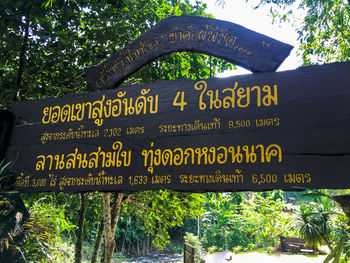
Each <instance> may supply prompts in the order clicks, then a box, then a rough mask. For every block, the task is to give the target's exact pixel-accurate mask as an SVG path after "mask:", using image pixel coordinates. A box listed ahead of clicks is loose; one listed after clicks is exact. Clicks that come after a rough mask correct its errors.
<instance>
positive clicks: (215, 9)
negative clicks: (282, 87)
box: [203, 0, 301, 77]
mask: <svg viewBox="0 0 350 263" xmlns="http://www.w3.org/2000/svg"><path fill="white" fill-rule="evenodd" d="M203 2H205V3H206V4H207V6H208V8H207V10H206V12H207V13H211V14H213V15H214V16H215V18H216V19H220V20H225V21H230V22H233V23H236V24H239V25H241V26H244V27H246V28H248V29H250V30H253V31H256V32H258V33H261V34H264V35H267V36H269V37H272V38H274V39H277V40H279V41H281V42H284V43H287V44H290V45H292V46H294V49H293V50H292V52H291V54H290V55H289V56H288V57H287V59H286V60H285V61H284V62H283V63H282V64H281V66H280V67H279V68H278V70H277V71H284V70H291V69H295V68H297V67H299V66H300V65H301V59H300V58H298V57H297V54H296V53H297V50H296V49H297V43H298V41H297V37H298V35H297V32H296V30H295V29H294V28H292V26H291V25H289V24H287V23H283V24H277V23H275V24H272V17H271V15H269V9H268V7H267V6H265V7H262V8H258V9H253V7H252V4H251V3H247V2H246V0H226V3H225V6H224V8H222V7H221V6H219V5H218V4H217V3H216V0H203ZM247 73H250V71H248V70H245V69H243V68H239V69H238V70H234V71H226V72H224V73H220V74H218V75H217V76H218V77H227V76H232V75H240V74H247Z"/></svg>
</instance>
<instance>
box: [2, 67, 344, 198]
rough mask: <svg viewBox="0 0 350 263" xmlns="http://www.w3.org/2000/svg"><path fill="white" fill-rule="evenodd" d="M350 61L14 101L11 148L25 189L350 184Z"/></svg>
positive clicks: (254, 188)
mask: <svg viewBox="0 0 350 263" xmlns="http://www.w3.org/2000/svg"><path fill="white" fill-rule="evenodd" d="M349 72H350V63H336V64H330V65H323V66H310V67H305V68H301V69H298V70H294V71H286V72H278V73H259V74H251V75H243V76H237V77H230V78H225V79H217V78H213V79H208V80H205V81H204V80H202V81H193V80H177V81H159V82H156V83H152V84H144V85H135V86H126V87H123V88H118V89H117V90H104V91H96V92H92V93H86V94H80V95H70V96H64V97H59V98H47V99H44V100H34V101H26V102H20V103H16V104H15V107H14V109H13V111H14V114H15V127H14V131H13V136H12V140H11V144H10V146H9V150H8V154H7V159H8V160H12V161H13V160H16V163H15V167H14V168H15V169H16V170H17V172H18V174H19V175H22V177H21V178H22V179H23V178H24V179H25V180H24V181H22V183H21V184H20V186H21V187H22V189H23V191H67V192H77V191H95V190H101V191H110V190H111V191H125V192H132V191H138V190H146V189H175V190H182V191H240V190H252V191H261V190H269V189H285V190H294V189H295V187H307V188H349V185H350V180H349V177H348V174H349V173H350V151H349V146H350V119H349V116H350V107H349V105H350V86H349V85H350V74H349ZM270 93H271V94H270ZM232 94H233V95H232ZM248 95H249V96H248ZM156 98H157V99H158V104H157V107H156V108H155V109H154V106H155V105H156V104H155V103H154V102H155V101H156ZM211 98H212V99H211ZM248 98H249V99H248ZM152 100H153V105H151V103H152ZM119 103H120V104H119ZM129 103H132V105H133V107H135V108H133V107H129V106H130V105H129V106H128V108H126V106H125V105H126V104H129ZM142 103H146V104H145V105H147V107H145V108H142V107H141V106H142V105H143V104H142ZM82 105H85V106H84V107H83V108H84V110H85V111H84V116H82V115H81V114H82V111H81V108H79V107H81V106H82ZM100 105H101V107H102V111H101V112H99V110H98V109H99V107H100ZM135 105H136V106H135ZM233 105H234V107H233ZM90 106H91V107H92V110H91V111H90ZM119 106H121V108H118V107H119ZM226 107H227V108H226ZM72 108H73V109H74V112H75V114H73V115H72V114H71V115H69V114H68V113H69V111H71V112H73V111H72V110H71V109H72ZM59 109H60V114H59V115H57V113H58V110H59ZM110 109H111V111H110ZM65 110H67V111H65ZM119 110H121V114H120V115H118V114H119ZM152 110H154V112H152ZM50 111H51V115H49V112H50ZM66 114H68V115H69V121H67V120H68V117H67V116H68V115H66ZM76 114H77V115H76ZM100 114H101V115H100ZM112 114H114V115H115V117H113V115H112ZM49 116H50V119H51V120H50V121H48V119H49ZM80 117H84V118H82V120H81V121H79V118H80ZM72 136H74V138H73V137H72ZM159 154H160V155H161V156H160V157H158V155H159ZM84 155H85V156H86V160H87V162H89V163H90V164H89V163H86V162H85V161H84ZM95 155H98V157H99V159H98V160H97V162H94V161H95V160H94V156H95ZM151 155H153V158H151ZM113 156H114V157H113ZM110 157H111V158H112V161H111V162H107V161H106V160H109V158H110ZM129 157H130V159H128V158H129ZM79 158H80V159H79ZM44 159H45V165H43V166H41V162H40V161H42V160H44ZM51 159H52V160H51ZM79 165H80V167H79ZM89 165H90V167H89ZM38 179H39V180H38Z"/></svg>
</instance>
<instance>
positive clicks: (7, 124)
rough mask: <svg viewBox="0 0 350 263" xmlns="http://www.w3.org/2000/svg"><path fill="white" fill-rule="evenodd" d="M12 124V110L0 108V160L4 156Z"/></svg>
mask: <svg viewBox="0 0 350 263" xmlns="http://www.w3.org/2000/svg"><path fill="white" fill-rule="evenodd" d="M12 126H13V114H12V112H10V111H6V110H2V109H0V162H1V161H2V160H3V158H4V157H5V152H6V148H7V145H8V144H9V142H10V136H11V130H12Z"/></svg>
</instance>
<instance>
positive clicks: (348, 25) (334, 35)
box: [247, 0, 350, 65]
mask: <svg viewBox="0 0 350 263" xmlns="http://www.w3.org/2000/svg"><path fill="white" fill-rule="evenodd" d="M248 1H249V0H247V2H248ZM250 2H254V3H256V1H255V0H253V1H250ZM258 2H259V3H258V4H257V7H259V6H260V5H263V4H269V6H270V10H271V13H272V14H273V16H274V18H280V19H281V20H282V21H285V20H289V19H290V18H291V16H292V14H293V13H294V12H295V11H296V8H295V7H297V8H299V10H303V11H304V12H305V16H304V18H303V22H302V25H301V27H300V28H298V33H299V41H300V50H301V54H302V57H303V61H304V64H305V65H310V64H320V63H326V62H327V63H330V62H336V61H349V59H350V3H349V1H346V0H259V1H258ZM304 12H303V13H304Z"/></svg>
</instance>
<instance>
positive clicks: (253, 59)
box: [86, 16, 293, 90]
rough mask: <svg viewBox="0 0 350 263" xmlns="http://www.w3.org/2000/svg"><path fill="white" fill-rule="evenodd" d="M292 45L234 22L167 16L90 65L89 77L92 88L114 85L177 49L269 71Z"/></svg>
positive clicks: (277, 65) (274, 68)
mask: <svg viewBox="0 0 350 263" xmlns="http://www.w3.org/2000/svg"><path fill="white" fill-rule="evenodd" d="M292 48H293V47H292V46H290V45H287V44H284V43H282V42H280V41H277V40H275V39H272V38H270V37H267V36H265V35H262V34H259V33H257V32H254V31H252V30H249V29H247V28H244V27H242V26H240V25H237V24H234V23H231V22H227V21H222V20H217V19H211V18H205V17H193V16H176V17H168V18H165V19H163V20H161V21H160V22H159V23H158V24H157V25H155V26H154V27H152V28H151V29H150V30H149V31H147V32H146V33H144V34H143V35H142V36H140V37H139V38H138V39H136V40H135V41H134V42H132V43H131V44H129V45H128V46H126V47H124V48H123V49H122V50H120V51H119V52H118V53H116V54H114V55H112V56H111V57H110V58H109V59H108V60H106V61H105V62H103V63H101V64H100V65H98V66H92V67H90V68H87V69H86V77H87V81H88V86H89V88H90V89H92V90H96V89H109V88H113V87H115V86H116V85H119V84H120V83H121V82H122V81H123V80H124V79H125V78H126V77H127V76H129V75H131V74H132V73H134V72H135V71H136V70H138V69H139V68H141V67H142V66H144V65H146V64H148V63H150V62H151V61H153V60H155V59H156V58H158V57H160V56H163V55H166V54H169V53H173V52H177V51H191V52H199V53H204V54H209V55H213V56H215V57H218V58H222V59H225V60H227V61H229V62H232V63H234V64H237V65H239V66H242V67H244V68H247V69H249V70H252V71H254V72H269V71H275V70H276V69H277V68H278V67H279V65H280V64H281V63H282V62H283V60H284V59H285V58H286V57H287V56H288V55H289V53H290V51H291V49H292Z"/></svg>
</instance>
